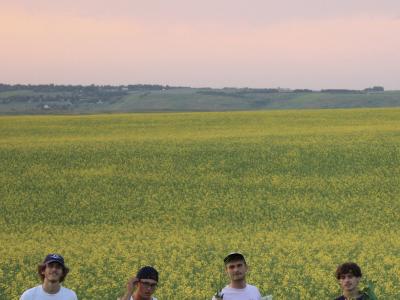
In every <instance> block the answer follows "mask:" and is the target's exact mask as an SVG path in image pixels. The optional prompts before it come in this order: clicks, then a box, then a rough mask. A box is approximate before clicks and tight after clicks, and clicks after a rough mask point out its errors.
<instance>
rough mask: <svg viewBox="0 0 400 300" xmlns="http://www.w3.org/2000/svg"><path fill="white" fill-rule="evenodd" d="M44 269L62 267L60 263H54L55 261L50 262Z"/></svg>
mask: <svg viewBox="0 0 400 300" xmlns="http://www.w3.org/2000/svg"><path fill="white" fill-rule="evenodd" d="M46 267H59V268H62V265H61V264H60V263H58V262H56V261H52V262H50V263H48V264H46Z"/></svg>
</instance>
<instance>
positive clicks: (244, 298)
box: [213, 252, 261, 300]
mask: <svg viewBox="0 0 400 300" xmlns="http://www.w3.org/2000/svg"><path fill="white" fill-rule="evenodd" d="M224 263H225V272H226V274H227V275H228V277H229V279H230V283H229V285H227V286H226V287H224V288H223V289H222V290H221V291H220V292H219V293H218V295H215V296H214V297H213V300H218V299H223V300H261V294H260V292H259V290H258V289H257V288H256V287H255V286H253V285H250V284H247V283H246V274H247V271H248V266H247V263H246V260H245V258H244V256H243V254H241V253H239V252H233V253H230V254H228V255H227V256H226V257H225V258H224Z"/></svg>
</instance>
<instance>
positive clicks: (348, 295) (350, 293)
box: [343, 290, 360, 299]
mask: <svg viewBox="0 0 400 300" xmlns="http://www.w3.org/2000/svg"><path fill="white" fill-rule="evenodd" d="M343 296H344V297H345V298H346V299H353V298H357V297H359V296H360V292H359V291H358V290H354V291H343Z"/></svg>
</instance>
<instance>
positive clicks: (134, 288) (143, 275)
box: [119, 266, 158, 300]
mask: <svg viewBox="0 0 400 300" xmlns="http://www.w3.org/2000/svg"><path fill="white" fill-rule="evenodd" d="M157 284H158V272H157V270H156V269H154V268H153V267H150V266H146V267H143V268H141V269H140V270H139V271H138V272H137V274H136V276H135V277H133V278H131V279H129V281H128V283H127V284H126V292H125V295H124V296H123V297H122V298H119V300H157V299H156V298H154V297H153V296H152V295H153V294H154V292H155V289H156V288H157Z"/></svg>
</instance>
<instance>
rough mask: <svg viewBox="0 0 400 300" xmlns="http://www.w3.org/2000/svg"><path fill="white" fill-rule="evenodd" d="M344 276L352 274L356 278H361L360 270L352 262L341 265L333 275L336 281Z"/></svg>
mask: <svg viewBox="0 0 400 300" xmlns="http://www.w3.org/2000/svg"><path fill="white" fill-rule="evenodd" d="M345 274H352V275H354V276H356V277H361V276H362V273H361V268H360V267H359V266H358V265H357V264H356V263H353V262H346V263H344V264H341V265H340V266H338V268H337V269H336V273H335V275H336V279H340V277H341V276H342V275H345Z"/></svg>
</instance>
